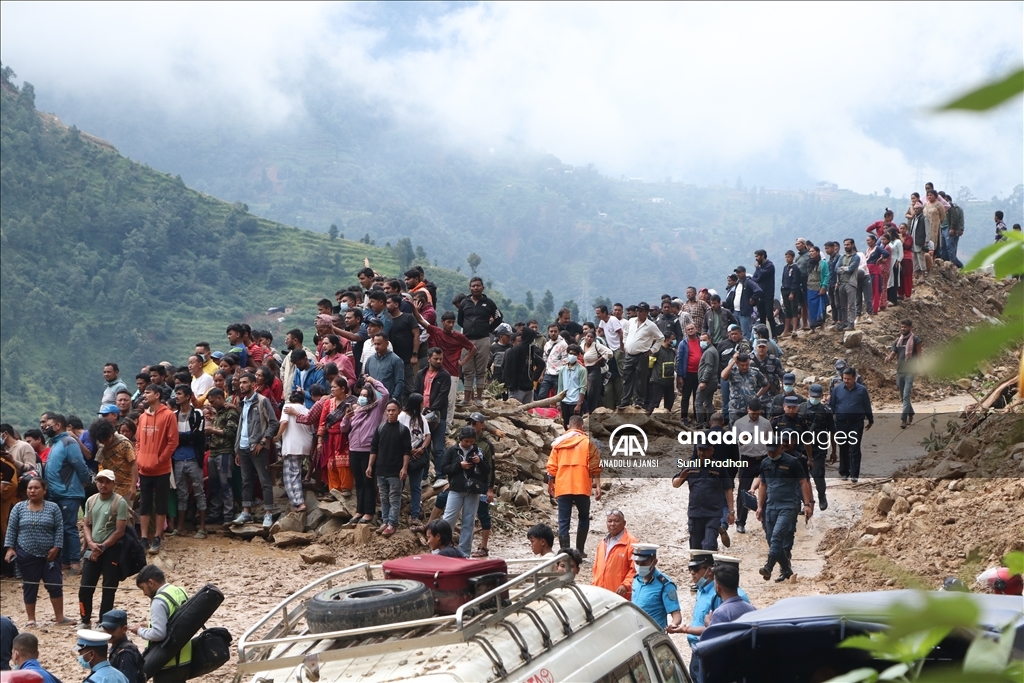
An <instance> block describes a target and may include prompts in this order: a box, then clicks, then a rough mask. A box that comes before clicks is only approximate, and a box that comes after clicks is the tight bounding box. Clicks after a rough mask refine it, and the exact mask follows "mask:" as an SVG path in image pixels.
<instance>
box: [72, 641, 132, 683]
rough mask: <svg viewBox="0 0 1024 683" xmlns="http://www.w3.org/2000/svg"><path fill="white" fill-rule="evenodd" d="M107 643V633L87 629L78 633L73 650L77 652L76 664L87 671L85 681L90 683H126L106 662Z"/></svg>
mask: <svg viewBox="0 0 1024 683" xmlns="http://www.w3.org/2000/svg"><path fill="white" fill-rule="evenodd" d="M109 643H110V634H109V633H105V632H103V631H93V630H92V629H87V628H84V629H81V630H79V631H78V644H77V645H76V647H75V649H76V650H77V651H78V663H79V664H80V665H81V666H82V668H83V669H88V670H89V676H88V677H87V678H86V679H85V680H87V681H92V683H128V679H127V678H125V677H124V674H123V673H121V672H120V671H118V670H117V669H115V668H114V667H112V666H110V662H108V661H107V645H108V644H109Z"/></svg>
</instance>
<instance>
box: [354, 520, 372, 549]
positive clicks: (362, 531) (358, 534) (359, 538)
mask: <svg viewBox="0 0 1024 683" xmlns="http://www.w3.org/2000/svg"><path fill="white" fill-rule="evenodd" d="M371 538H373V525H372V524H357V525H356V528H355V529H353V534H352V544H353V545H366V544H367V543H369V542H370V539H371Z"/></svg>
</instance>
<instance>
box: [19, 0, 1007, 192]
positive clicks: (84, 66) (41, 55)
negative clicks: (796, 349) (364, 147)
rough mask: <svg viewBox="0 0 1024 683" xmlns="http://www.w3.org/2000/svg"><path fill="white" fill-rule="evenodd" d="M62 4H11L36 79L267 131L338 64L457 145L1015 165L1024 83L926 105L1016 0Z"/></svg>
mask: <svg viewBox="0 0 1024 683" xmlns="http://www.w3.org/2000/svg"><path fill="white" fill-rule="evenodd" d="M56 7H57V8H58V9H57V10H55V6H54V5H49V4H46V5H35V4H8V3H5V4H4V5H3V6H2V23H0V27H2V28H0V37H2V40H0V45H2V47H0V49H2V59H3V62H4V63H5V64H10V65H11V66H13V67H14V69H15V70H16V71H17V72H18V74H19V76H20V77H22V78H25V79H27V80H29V81H32V82H33V83H34V84H35V85H36V86H37V88H38V89H39V90H40V91H45V90H46V89H52V90H55V91H60V92H63V93H68V94H75V95H77V96H79V97H81V96H86V95H89V96H96V97H123V98H138V99H142V100H145V101H148V102H151V103H157V104H159V105H160V106H161V107H162V108H164V109H166V110H167V111H168V112H170V113H175V114H191V115H196V116H212V117H217V118H219V119H221V120H224V119H229V120H237V121H239V125H249V126H259V127H262V126H275V125H283V124H287V125H296V121H297V120H301V116H302V114H303V111H302V104H301V102H302V97H301V93H302V92H303V91H304V89H305V88H308V87H310V85H309V84H310V83H312V82H323V81H324V80H327V81H330V82H333V83H336V84H337V85H338V86H339V91H340V90H344V91H346V92H351V91H352V90H353V89H354V90H356V91H358V92H362V93H363V94H364V96H365V97H366V98H367V99H368V100H370V101H373V102H375V103H379V102H385V103H388V104H389V105H390V106H391V107H392V108H393V111H394V114H395V116H396V117H397V118H398V120H400V121H401V120H406V121H408V122H410V123H415V124H416V125H422V124H424V123H425V124H428V125H430V126H433V127H435V128H436V129H437V130H439V131H441V132H442V134H443V135H445V136H446V137H447V139H448V140H450V141H451V142H453V143H455V144H458V145H460V146H467V147H470V148H473V149H477V150H481V151H482V150H487V149H490V148H497V149H502V148H505V147H507V146H509V145H511V144H513V143H515V144H524V145H527V146H529V147H532V148H535V149H538V150H540V151H546V152H551V153H553V154H555V155H557V156H558V157H560V158H561V159H562V160H563V161H566V162H568V163H574V164H579V165H583V164H587V163H590V162H593V163H595V164H596V165H597V166H598V168H600V169H601V170H602V171H603V172H605V173H607V174H609V175H613V176H618V175H620V174H622V175H627V176H642V177H645V178H648V179H661V178H663V177H665V176H669V175H670V176H672V177H673V178H674V179H676V180H685V181H688V182H695V183H698V184H712V183H718V182H721V181H722V180H723V179H726V180H728V181H729V182H730V183H731V182H732V181H733V179H734V178H735V177H736V176H737V175H742V176H743V179H744V181H745V182H746V183H748V184H758V185H765V186H768V187H793V186H805V185H806V184H808V183H811V182H813V181H815V180H829V181H832V182H835V183H838V184H839V185H840V186H841V187H848V188H851V189H854V190H857V191H861V192H872V191H878V192H881V190H882V188H883V187H886V186H889V187H891V188H892V189H893V191H894V192H895V194H897V195H899V194H901V193H904V192H909V191H910V190H911V188H912V186H913V185H914V182H915V177H916V172H917V168H918V167H919V166H920V167H922V170H923V173H924V174H925V175H926V176H927V177H928V178H931V179H934V180H935V181H936V182H937V183H939V184H940V185H943V184H944V183H945V181H946V179H947V174H950V173H952V174H953V175H954V176H955V179H956V182H955V184H956V185H957V186H960V185H968V186H970V187H971V188H972V189H973V190H974V191H975V193H976V194H978V195H981V196H990V195H992V194H994V193H997V192H998V193H1001V194H1005V193H1007V192H1008V191H1009V190H1010V189H1011V188H1012V187H1013V186H1014V185H1016V184H1018V183H1020V182H1021V176H1022V173H1021V163H1020V160H1021V158H1022V156H1024V146H1022V126H1021V108H1020V101H1019V100H1018V101H1017V102H1016V103H1014V104H1011V105H1007V106H1005V107H1003V108H1002V109H1001V110H999V111H997V112H995V113H992V114H988V115H984V116H980V117H979V116H970V115H959V114H958V115H941V116H936V115H933V114H930V113H928V112H927V109H928V108H929V107H931V106H933V105H935V104H937V103H941V102H942V101H944V100H946V99H948V98H950V97H952V96H955V95H957V94H959V93H960V92H961V91H963V90H964V89H965V88H968V87H970V86H972V85H974V84H976V83H978V82H979V81H982V80H984V79H986V78H990V77H993V76H999V75H1002V74H1004V73H1005V72H1007V71H1008V70H1009V69H1011V68H1013V67H1015V66H1017V65H1019V63H1020V55H1021V54H1022V52H1024V43H1022V34H1021V31H1020V26H1021V23H1022V19H1024V17H1022V7H1021V4H1020V3H1013V4H995V3H993V4H985V3H971V4H966V3H961V4H953V5H937V6H922V5H914V4H907V5H896V4H879V5H863V4H826V3H818V4H815V5H808V4H806V3H801V4H790V5H782V4H766V3H761V4H735V3H733V4H720V5H694V4H682V5H669V4H644V5H637V4H628V5H627V4H619V5H607V4H595V5H583V4H551V3H545V4H541V3H532V4H502V5H490V4H488V5H461V4H460V5H411V4H410V5H398V4H394V5H392V4H384V5H380V4H355V5H332V4H301V3H299V4H297V3H288V4H246V5H239V4H227V5H219V4H210V3H203V4H182V5H170V4H135V5H123V4H117V5H107V4H71V5H60V6H56ZM58 113H59V112H58ZM926 179H927V178H926ZM948 189H953V190H955V189H956V188H948Z"/></svg>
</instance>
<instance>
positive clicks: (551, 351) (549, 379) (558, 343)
mask: <svg viewBox="0 0 1024 683" xmlns="http://www.w3.org/2000/svg"><path fill="white" fill-rule="evenodd" d="M568 349H569V344H568V342H566V341H565V339H563V338H562V337H561V335H560V334H559V331H558V325H556V324H555V323H551V324H550V325H548V340H547V341H546V342H544V349H543V351H542V353H541V355H542V356H543V358H544V376H543V377H542V378H541V381H540V387H539V388H538V389H537V393H536V394H535V397H536V398H537V399H542V398H547V397H548V394H550V393H551V392H552V391H555V390H557V388H558V373H559V371H560V370H561V369H562V364H563V363H565V357H566V355H567V354H568Z"/></svg>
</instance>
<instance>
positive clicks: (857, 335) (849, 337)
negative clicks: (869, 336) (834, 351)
mask: <svg viewBox="0 0 1024 683" xmlns="http://www.w3.org/2000/svg"><path fill="white" fill-rule="evenodd" d="M863 341H864V333H863V332H862V331H861V330H850V331H849V332H846V333H844V334H843V346H845V347H846V348H848V349H855V348H857V347H858V346H860V345H861V342H863Z"/></svg>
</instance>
